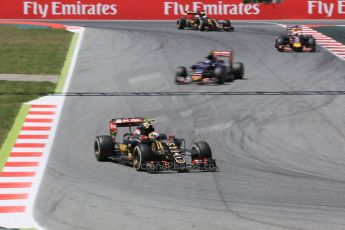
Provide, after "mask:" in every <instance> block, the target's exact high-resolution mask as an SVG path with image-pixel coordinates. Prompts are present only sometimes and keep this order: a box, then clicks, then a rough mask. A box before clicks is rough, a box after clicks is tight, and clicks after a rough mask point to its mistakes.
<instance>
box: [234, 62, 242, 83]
mask: <svg viewBox="0 0 345 230" xmlns="http://www.w3.org/2000/svg"><path fill="white" fill-rule="evenodd" d="M232 73H233V74H234V75H235V78H236V79H243V75H244V65H243V63H241V62H235V63H234V64H233V65H232Z"/></svg>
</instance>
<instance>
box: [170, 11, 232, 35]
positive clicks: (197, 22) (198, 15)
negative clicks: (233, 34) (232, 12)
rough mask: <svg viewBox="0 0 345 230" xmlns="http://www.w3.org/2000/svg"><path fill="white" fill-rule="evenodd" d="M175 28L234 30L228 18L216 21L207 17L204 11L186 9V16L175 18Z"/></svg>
mask: <svg viewBox="0 0 345 230" xmlns="http://www.w3.org/2000/svg"><path fill="white" fill-rule="evenodd" d="M176 23H177V28H178V29H180V30H183V29H185V28H189V29H194V30H199V31H204V30H209V31H234V27H232V26H231V22H230V20H224V21H218V20H216V19H213V18H209V17H208V16H207V15H206V13H205V12H204V11H187V12H186V16H184V17H182V18H179V19H178V20H177V22H176Z"/></svg>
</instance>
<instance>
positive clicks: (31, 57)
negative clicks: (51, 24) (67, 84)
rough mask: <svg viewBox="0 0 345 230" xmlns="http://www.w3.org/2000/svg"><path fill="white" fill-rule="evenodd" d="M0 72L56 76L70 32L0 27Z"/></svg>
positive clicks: (64, 56)
mask: <svg viewBox="0 0 345 230" xmlns="http://www.w3.org/2000/svg"><path fill="white" fill-rule="evenodd" d="M0 34H1V36H0V73H3V74H52V75H59V74H60V71H61V68H62V66H63V64H64V61H65V58H66V53H67V50H68V47H69V44H70V40H71V38H72V35H73V33H71V32H69V31H66V30H62V29H61V30H60V29H50V28H42V29H32V28H31V29H18V28H17V26H15V25H0Z"/></svg>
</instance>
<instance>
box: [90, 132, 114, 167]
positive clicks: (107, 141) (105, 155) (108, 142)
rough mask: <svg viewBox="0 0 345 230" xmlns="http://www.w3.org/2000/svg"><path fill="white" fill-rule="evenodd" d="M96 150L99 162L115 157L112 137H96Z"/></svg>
mask: <svg viewBox="0 0 345 230" xmlns="http://www.w3.org/2000/svg"><path fill="white" fill-rule="evenodd" d="M94 150H95V157H96V159H97V160H98V161H108V160H109V157H111V156H112V155H114V144H113V141H112V139H111V136H109V135H103V136H98V137H96V140H95V144H94Z"/></svg>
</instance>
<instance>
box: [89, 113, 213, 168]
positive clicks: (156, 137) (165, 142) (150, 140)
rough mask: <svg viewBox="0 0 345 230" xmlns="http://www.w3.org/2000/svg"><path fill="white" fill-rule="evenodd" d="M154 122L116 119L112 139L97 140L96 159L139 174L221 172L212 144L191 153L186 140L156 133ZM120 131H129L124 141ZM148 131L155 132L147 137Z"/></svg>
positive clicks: (196, 147)
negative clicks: (116, 164) (124, 166)
mask: <svg viewBox="0 0 345 230" xmlns="http://www.w3.org/2000/svg"><path fill="white" fill-rule="evenodd" d="M152 121H153V120H150V119H145V118H142V117H135V118H115V119H112V120H111V121H110V122H109V130H110V135H102V136H97V137H96V140H95V142H94V152H95V157H96V159H97V160H98V161H113V162H117V163H121V164H125V165H130V166H133V167H134V168H135V169H136V170H137V171H147V172H156V171H163V170H172V171H178V172H190V171H217V167H216V160H215V159H213V158H212V152H211V148H210V146H209V145H208V143H206V142H204V141H200V142H195V143H194V144H193V145H192V147H191V149H187V148H186V146H185V140H184V139H181V138H176V137H175V136H174V135H169V136H167V135H166V134H162V133H160V134H159V133H156V132H154V128H153V126H152V123H151V122H152ZM119 128H127V129H125V130H122V131H124V133H123V134H122V135H121V136H120V138H118V137H117V134H118V131H120V129H119ZM133 129H135V131H134V132H133ZM140 129H142V131H140ZM145 130H146V131H147V130H150V131H152V132H150V133H145V132H144V131H145ZM137 131H138V132H139V133H140V135H137V134H138V132H137ZM186 156H190V157H191V162H190V163H187V161H186V159H185V157H186Z"/></svg>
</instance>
